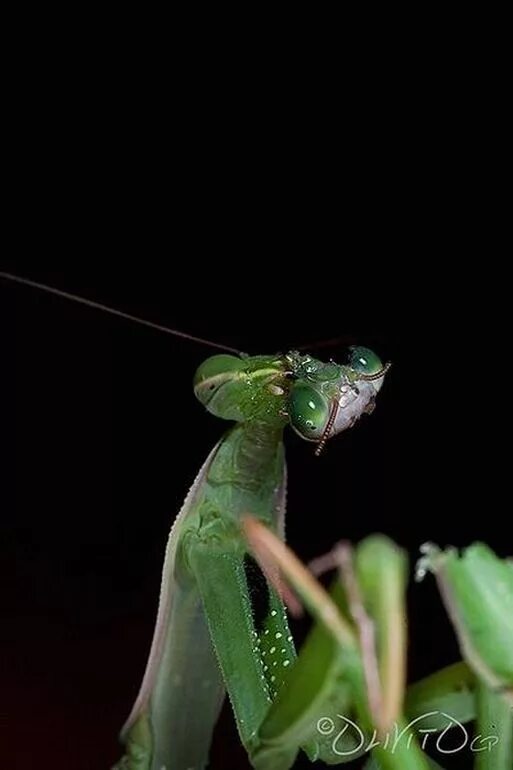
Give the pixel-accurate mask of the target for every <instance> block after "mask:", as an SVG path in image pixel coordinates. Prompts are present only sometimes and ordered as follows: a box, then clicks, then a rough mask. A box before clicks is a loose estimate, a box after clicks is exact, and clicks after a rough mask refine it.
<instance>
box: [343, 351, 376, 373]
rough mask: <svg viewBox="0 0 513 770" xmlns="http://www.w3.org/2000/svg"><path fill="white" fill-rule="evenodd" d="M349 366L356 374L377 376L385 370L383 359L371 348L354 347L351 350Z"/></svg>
mask: <svg viewBox="0 0 513 770" xmlns="http://www.w3.org/2000/svg"><path fill="white" fill-rule="evenodd" d="M349 351H350V355H349V366H350V367H351V369H354V371H355V372H361V373H362V374H376V372H380V371H381V370H382V369H383V364H382V363H381V359H380V358H379V357H378V356H377V355H376V354H375V353H374V352H373V351H372V350H369V348H362V347H359V346H358V347H356V346H353V347H351V348H349Z"/></svg>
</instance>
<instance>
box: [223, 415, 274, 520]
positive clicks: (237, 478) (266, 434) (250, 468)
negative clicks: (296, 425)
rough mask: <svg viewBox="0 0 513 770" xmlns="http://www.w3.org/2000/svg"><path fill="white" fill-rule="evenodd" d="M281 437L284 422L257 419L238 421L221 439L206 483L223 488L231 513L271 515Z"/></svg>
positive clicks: (268, 516) (236, 515)
mask: <svg viewBox="0 0 513 770" xmlns="http://www.w3.org/2000/svg"><path fill="white" fill-rule="evenodd" d="M282 438H283V425H276V424H275V423H274V424H271V425H270V424H269V423H264V422H256V421H252V422H245V423H238V424H237V425H236V426H235V427H234V428H232V429H231V430H229V431H228V433H227V434H226V435H225V437H224V438H223V440H222V442H221V444H220V446H219V449H218V452H217V454H216V456H215V458H214V460H213V462H212V465H211V467H210V470H209V473H208V483H209V484H211V485H213V487H217V489H218V490H219V491H221V489H222V490H223V491H224V493H225V494H226V496H227V497H226V500H225V506H226V508H228V509H229V512H230V514H231V515H233V516H235V517H238V516H239V515H241V514H243V513H252V514H253V515H255V516H259V517H262V518H264V519H266V520H269V519H270V518H272V514H273V511H272V507H273V501H274V499H275V496H276V494H277V490H278V488H279V487H280V485H281V483H282V477H283V470H284V452H283V441H282Z"/></svg>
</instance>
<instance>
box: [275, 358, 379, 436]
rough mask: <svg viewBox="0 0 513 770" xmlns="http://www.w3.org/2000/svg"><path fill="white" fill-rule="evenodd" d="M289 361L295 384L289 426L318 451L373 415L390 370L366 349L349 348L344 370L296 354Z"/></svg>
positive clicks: (291, 399) (289, 407)
mask: <svg viewBox="0 0 513 770" xmlns="http://www.w3.org/2000/svg"><path fill="white" fill-rule="evenodd" d="M287 359H288V361H289V363H290V366H291V372H292V378H293V380H294V384H293V386H292V388H291V389H290V392H289V397H288V407H287V411H288V415H289V419H290V424H291V426H292V428H293V429H294V430H295V431H296V433H298V434H299V435H300V436H301V438H304V439H306V440H307V441H316V442H319V451H320V449H321V448H322V446H323V445H324V443H325V442H326V441H327V440H328V438H331V436H334V435H336V434H337V433H341V432H342V431H343V430H345V429H346V428H350V427H351V426H352V425H353V424H354V423H355V422H356V420H357V419H358V418H359V417H360V416H361V415H362V414H364V413H367V414H370V412H372V410H373V409H374V401H375V398H376V395H377V394H378V392H379V390H380V388H381V386H382V384H383V381H384V378H385V374H386V372H387V370H388V368H389V366H390V365H389V364H385V365H383V364H382V362H381V360H380V359H379V358H378V356H377V355H376V354H375V353H374V352H373V351H372V350H369V349H368V348H364V347H352V348H350V349H349V357H348V362H347V364H346V365H344V366H342V365H338V364H335V363H329V364H324V363H322V362H321V361H317V360H316V359H313V358H311V357H310V356H300V355H299V354H297V353H294V352H292V353H289V354H288V355H287Z"/></svg>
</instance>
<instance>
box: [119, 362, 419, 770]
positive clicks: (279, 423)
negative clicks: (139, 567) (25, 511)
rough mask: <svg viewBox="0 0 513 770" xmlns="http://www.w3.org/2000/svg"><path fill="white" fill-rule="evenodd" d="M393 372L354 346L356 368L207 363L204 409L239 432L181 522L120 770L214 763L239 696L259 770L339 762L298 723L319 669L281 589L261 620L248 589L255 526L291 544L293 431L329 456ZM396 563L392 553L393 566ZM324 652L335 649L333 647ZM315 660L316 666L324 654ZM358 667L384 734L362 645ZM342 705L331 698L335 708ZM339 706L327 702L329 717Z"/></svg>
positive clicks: (212, 458)
mask: <svg viewBox="0 0 513 770" xmlns="http://www.w3.org/2000/svg"><path fill="white" fill-rule="evenodd" d="M387 369H388V367H387V365H386V364H385V365H383V364H382V363H381V361H380V360H379V359H378V357H377V356H376V355H375V354H374V353H372V351H369V350H367V349H363V348H355V349H353V350H352V351H351V353H350V357H349V360H348V362H347V364H345V365H339V364H335V363H333V362H328V363H324V362H322V361H320V360H317V359H314V358H313V357H312V356H310V355H302V354H299V353H297V352H295V351H290V352H288V353H286V354H283V355H271V356H254V357H239V356H233V355H224V354H223V355H217V356H214V357H211V358H210V359H207V361H205V362H204V363H203V364H202V365H201V366H200V367H199V369H198V371H197V373H196V376H195V381H194V387H195V393H196V395H197V397H198V399H199V400H200V402H201V403H202V404H203V405H204V406H206V408H207V409H208V410H209V411H210V412H211V413H213V414H214V415H216V416H219V417H221V418H223V419H227V420H230V421H233V422H234V423H235V426H234V427H232V428H231V429H230V430H229V432H228V434H227V435H226V436H225V438H224V439H221V441H220V443H219V444H218V445H217V446H216V447H215V448H214V450H213V451H212V453H211V454H210V455H209V457H208V458H207V460H206V462H205V464H204V466H203V467H202V469H201V470H200V473H199V475H198V478H197V480H196V482H195V483H194V485H193V487H192V488H191V491H190V492H189V495H188V497H187V499H186V502H185V504H184V507H183V508H182V511H181V513H180V514H179V516H178V518H177V520H176V522H175V524H174V526H173V529H172V532H171V536H170V541H169V545H168V550H167V554H166V561H165V564H164V571H163V581H162V592H161V600H160V608H159V615H158V619H157V624H156V630H155V636H154V641H153V644H152V650H151V653H150V659H149V662H148V667H147V671H146V674H145V677H144V681H143V685H142V688H141V692H140V694H139V697H138V699H137V700H136V703H135V705H134V708H133V710H132V713H131V715H130V717H129V720H128V722H127V725H126V727H125V729H124V731H123V738H124V741H125V744H126V746H127V754H126V755H125V757H124V759H123V760H121V761H120V763H119V767H120V768H147V769H148V770H149V768H151V770H188V769H189V770H190V769H191V768H195V769H196V768H198V770H199V768H202V767H206V766H207V761H208V759H207V757H208V748H209V744H210V740H211V735H212V730H213V727H214V725H215V722H216V718H217V715H218V712H219V708H220V704H221V702H222V699H223V694H224V689H225V688H226V689H227V690H228V693H229V696H230V700H231V702H232V705H233V707H234V712H235V717H236V720H237V726H238V729H239V734H240V736H241V740H242V742H243V743H244V745H245V747H246V749H247V751H248V754H249V756H250V759H251V761H252V762H253V765H254V767H256V768H258V770H282V769H283V770H285V769H286V768H288V767H292V766H293V762H294V761H295V757H296V756H297V752H298V751H299V748H300V747H301V746H303V747H304V748H305V749H306V751H307V752H308V753H309V756H311V757H312V758H324V759H325V760H326V761H333V759H334V758H333V755H332V752H331V749H330V748H329V747H328V749H327V754H323V752H324V751H325V750H326V747H323V746H322V745H321V743H322V742H319V741H316V740H315V739H314V737H312V733H315V726H314V729H313V730H312V728H311V727H310V730H309V731H308V730H307V731H306V732H307V733H308V734H306V735H298V732H297V730H295V729H292V722H290V721H287V712H288V710H290V708H291V706H292V705H293V699H294V697H297V688H298V687H300V686H301V680H299V684H298V680H297V679H294V676H293V671H294V669H296V670H298V671H299V672H300V673H301V665H308V664H305V663H303V664H301V662H300V663H296V662H295V651H294V647H293V644H292V639H291V635H290V632H289V628H288V624H287V620H286V616H285V612H284V605H283V602H282V600H281V598H280V595H279V593H278V592H277V591H276V590H275V589H274V588H273V587H272V585H271V584H270V583H268V585H267V606H266V608H265V613H264V614H263V616H262V617H260V618H258V622H257V620H256V619H255V617H254V615H253V612H252V610H251V603H252V596H251V591H250V583H248V572H250V571H251V569H252V568H253V567H252V563H251V553H252V551H251V549H250V548H249V544H248V541H247V539H246V538H245V537H244V533H243V531H242V529H241V521H242V517H243V515H244V514H251V516H253V517H255V518H256V519H257V520H259V521H260V522H263V523H264V524H265V525H266V526H267V527H268V528H269V529H270V530H271V531H273V532H275V533H277V534H278V535H280V537H283V515H284V498H285V480H284V473H285V471H284V468H285V466H284V458H283V448H282V441H281V439H282V433H283V429H284V428H285V426H286V425H287V424H291V425H292V427H293V428H294V430H295V431H296V432H297V433H298V434H299V435H300V436H301V437H302V438H304V439H307V440H310V441H314V442H316V443H317V445H318V447H319V448H322V446H323V445H324V443H325V442H326V441H327V440H328V439H329V438H331V436H332V435H335V434H336V433H337V432H341V431H343V430H345V429H347V428H349V427H351V426H352V424H353V423H354V422H355V421H356V420H357V419H358V417H359V416H360V415H361V414H362V413H364V412H369V411H371V410H372V408H373V406H374V401H375V398H376V396H377V394H378V392H379V390H380V388H381V386H382V385H383V382H384V379H385V376H386V372H387ZM255 550H258V545H256V546H255ZM393 555H394V554H393V552H392V551H391V552H389V556H390V559H391V560H392V561H393ZM399 562H400V558H399ZM401 569H402V568H401V566H400V564H399V565H398V571H399V572H400V571H401ZM221 587H222V588H221ZM346 631H347V629H346ZM348 634H349V635H348V636H347V638H346V646H347V647H348V648H351V647H352V644H353V643H354V640H353V642H352V641H351V639H352V637H351V635H350V632H348ZM317 644H320V646H321V648H322V646H323V644H324V645H326V639H324V640H323V639H321V640H320V642H319V640H317ZM353 646H354V644H353ZM264 653H265V655H264ZM310 655H311V656H313V660H314V662H315V659H316V657H318V655H317V653H316V650H315V646H314V647H313V652H311V653H310ZM351 658H352V659H351V661H350V662H349V663H346V662H344V664H343V665H347V667H348V668H349V669H351V670H352V676H353V677H354V678H353V680H352V682H353V688H354V690H355V692H357V693H358V699H359V701H360V706H359V708H360V715H361V718H362V720H363V721H364V722H365V723H366V725H367V726H368V727H370V725H371V724H372V720H371V719H370V717H369V714H368V708H367V706H366V698H367V694H368V688H367V686H366V684H365V682H364V677H363V674H364V668H365V667H364V666H363V667H362V664H361V660H360V659H359V655H358V652H357V650H356V649H355V650H353V651H352V655H351ZM265 659H267V660H268V661H269V662H270V665H268V664H267V663H266V662H265ZM299 660H300V661H301V657H300V659H299ZM303 660H305V658H303ZM306 660H308V658H306ZM311 665H313V664H311ZM289 672H290V673H289ZM310 674H311V672H310ZM310 674H309V679H308V681H310V680H311V676H310ZM339 674H340V672H339ZM303 676H304V672H303ZM294 688H296V690H295V689H294ZM341 689H342V690H343V688H341ZM287 692H288V693H292V695H290V696H289V699H288V700H287ZM294 692H296V695H294ZM333 697H334V693H333V692H332V691H331V690H330V692H329V697H328V701H330V702H331V701H332V699H333ZM345 697H346V696H345V695H343V698H345ZM291 699H292V700H291ZM275 704H277V706H275ZM326 708H327V705H326V704H324V703H323V704H322V707H321V710H320V712H319V715H320V716H322V713H323V711H325V710H326ZM269 715H271V720H270V721H269ZM270 723H271V724H272V725H274V732H273V733H272V737H271V738H269V735H268V733H269V724H270ZM314 723H315V720H314ZM276 725H278V727H276ZM266 731H267V737H265V736H266ZM291 732H292V733H294V734H293V736H291ZM262 736H264V739H262ZM384 759H385V760H386V757H385V758H384ZM423 761H424V760H423V758H422V756H421V754H420V753H419V752H418V751H417V750H416V749H415V748H413V749H411V746H410V747H409V748H408V751H405V752H403V753H402V754H398V755H396V757H395V758H394V759H393V762H396V764H395V765H390V766H391V767H392V766H394V767H398V768H412V770H413V769H415V770H417V768H419V769H420V768H424V767H427V765H424V764H423Z"/></svg>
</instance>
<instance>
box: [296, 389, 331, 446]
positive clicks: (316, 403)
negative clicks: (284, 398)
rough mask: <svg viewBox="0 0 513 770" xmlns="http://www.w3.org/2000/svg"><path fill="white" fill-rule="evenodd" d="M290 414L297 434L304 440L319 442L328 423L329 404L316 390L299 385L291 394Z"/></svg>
mask: <svg viewBox="0 0 513 770" xmlns="http://www.w3.org/2000/svg"><path fill="white" fill-rule="evenodd" d="M288 413H289V417H290V424H291V425H292V427H293V428H294V430H295V431H296V433H299V435H300V436H301V437H302V438H306V439H312V440H313V441H317V440H318V439H320V438H321V436H322V434H323V431H324V428H325V427H326V424H327V422H328V418H329V407H328V402H327V401H326V399H325V398H324V396H323V395H322V394H321V393H319V391H318V390H315V388H312V387H311V386H310V385H304V384H302V383H297V384H296V385H294V387H293V388H292V390H291V392H290V396H289V403H288Z"/></svg>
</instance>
